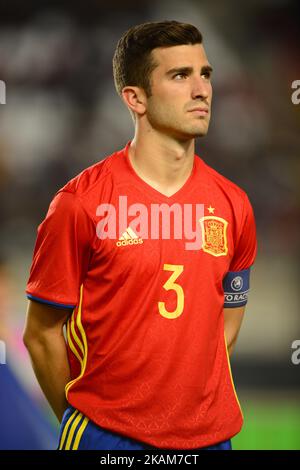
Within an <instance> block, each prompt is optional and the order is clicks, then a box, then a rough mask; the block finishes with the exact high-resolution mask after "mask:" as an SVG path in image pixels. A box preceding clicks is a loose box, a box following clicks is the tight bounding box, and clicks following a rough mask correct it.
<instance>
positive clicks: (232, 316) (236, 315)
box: [224, 306, 246, 356]
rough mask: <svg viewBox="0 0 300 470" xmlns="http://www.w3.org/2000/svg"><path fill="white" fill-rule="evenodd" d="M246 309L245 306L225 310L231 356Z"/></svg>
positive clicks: (227, 338) (228, 348)
mask: <svg viewBox="0 0 300 470" xmlns="http://www.w3.org/2000/svg"><path fill="white" fill-rule="evenodd" d="M245 308H246V307H245V306H243V307H236V308H224V327H225V338H226V343H227V350H228V354H229V356H230V355H231V354H232V351H233V348H234V346H235V343H236V340H237V337H238V334H239V331H240V328H241V325H242V321H243V317H244V312H245Z"/></svg>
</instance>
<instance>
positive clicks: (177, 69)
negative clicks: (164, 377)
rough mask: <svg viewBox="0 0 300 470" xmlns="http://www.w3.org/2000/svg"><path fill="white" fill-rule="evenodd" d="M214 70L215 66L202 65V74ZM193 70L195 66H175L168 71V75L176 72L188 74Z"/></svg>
mask: <svg viewBox="0 0 300 470" xmlns="http://www.w3.org/2000/svg"><path fill="white" fill-rule="evenodd" d="M212 71H213V68H212V66H211V65H208V64H207V65H203V66H202V67H201V74H202V73H207V72H210V73H211V72H212ZM192 72H193V67H174V68H173V69H170V70H168V71H167V72H166V75H168V76H169V75H173V74H176V73H186V74H190V73H192Z"/></svg>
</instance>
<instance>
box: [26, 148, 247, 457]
mask: <svg viewBox="0 0 300 470" xmlns="http://www.w3.org/2000/svg"><path fill="white" fill-rule="evenodd" d="M129 144H130V143H128V144H127V146H126V147H125V149H123V150H121V151H119V152H116V153H114V154H113V155H111V156H109V157H107V158H105V159H104V160H102V161H101V162H99V163H97V164H95V165H93V166H91V167H89V168H87V169H86V170H84V171H83V172H82V173H80V174H79V175H78V176H77V177H75V178H74V179H72V180H71V181H69V183H67V184H66V186H64V187H63V188H62V189H61V190H59V191H58V192H57V194H56V195H55V197H54V199H53V201H52V203H51V205H50V207H49V211H48V213H47V216H46V218H45V220H44V221H43V222H42V223H41V224H40V226H39V227H38V236H37V241H36V245H35V251H34V257H33V262H32V266H31V272H30V278H29V281H28V285H27V290H26V292H27V295H28V297H29V298H32V299H35V300H39V301H41V302H46V303H48V304H53V305H56V306H61V307H69V308H72V309H73V311H72V313H71V314H70V317H69V320H68V323H67V349H68V357H69V362H70V368H71V375H72V381H71V382H70V383H69V384H68V385H67V386H66V396H67V400H68V402H69V403H70V404H71V405H72V406H73V407H75V408H77V409H79V410H80V411H81V412H82V413H83V414H85V415H86V416H87V417H88V418H89V419H90V420H92V421H94V422H95V423H96V424H98V425H99V426H101V427H103V428H106V429H108V430H111V431H114V432H117V433H120V434H122V435H125V436H128V437H131V438H133V439H137V440H139V441H143V442H146V443H148V444H150V445H152V446H155V447H158V448H168V449H172V448H173V449H193V448H199V447H205V446H209V445H212V444H215V443H218V442H221V441H224V440H226V439H229V438H231V437H233V436H234V435H235V434H237V433H238V432H239V431H240V429H241V426H242V422H243V418H242V413H241V409H240V405H239V402H238V399H237V396H236V393H235V389H234V385H233V381H232V377H231V370H230V363H229V359H228V354H227V348H226V340H225V337H224V314H223V308H224V288H223V282H224V280H225V279H226V276H227V275H228V273H239V272H242V271H243V270H247V269H248V268H249V267H250V266H251V265H252V264H253V262H254V259H255V254H256V235H255V223H254V217H253V212H252V208H251V205H250V203H249V200H248V197H247V195H246V194H245V192H244V191H243V190H241V189H240V188H239V187H237V186H236V185H235V184H233V183H232V182H230V181H229V180H227V179H226V178H224V177H223V176H221V175H220V174H219V173H217V172H216V171H215V170H213V169H212V168H210V167H209V166H208V165H207V164H206V163H205V162H204V161H203V160H202V159H201V158H199V157H198V156H196V155H195V157H194V166H193V170H192V173H191V175H190V177H189V178H188V180H187V181H186V182H185V184H184V185H183V186H182V187H181V189H180V190H179V191H177V192H176V193H175V194H174V195H172V196H171V197H167V196H165V195H163V194H162V193H160V192H159V191H157V190H156V189H154V188H153V187H152V186H150V185H149V184H147V183H146V182H145V181H143V180H142V179H141V178H140V177H139V176H138V175H137V174H136V172H135V171H134V169H133V167H132V165H131V163H130V160H129V157H128V147H129ZM120 196H122V197H124V196H126V201H127V206H128V207H131V214H129V216H128V226H127V227H125V230H124V231H123V232H122V231H121V232H119V233H116V234H115V235H114V236H113V237H112V236H110V237H107V238H105V237H102V238H101V234H100V231H101V230H102V232H105V231H106V232H107V231H108V229H109V230H110V229H111V227H113V222H114V220H118V221H119V222H120V220H121V219H122V218H123V219H122V220H123V229H124V213H123V209H120V204H119V201H120ZM174 203H176V204H179V205H180V206H183V205H185V204H193V205H196V204H203V209H204V213H203V214H202V217H201V218H199V219H198V220H196V219H195V221H194V222H195V226H197V227H198V228H199V229H200V231H201V237H202V238H201V246H200V247H197V248H192V249H187V245H186V241H187V240H186V239H185V237H184V236H183V237H181V238H176V237H169V238H165V237H162V236H158V237H156V238H155V237H153V238H151V237H150V236H149V237H148V238H143V236H142V235H139V234H138V226H137V225H134V224H133V225H132V224H131V220H133V219H134V217H133V212H134V210H135V211H136V210H137V207H139V208H140V211H141V207H144V208H146V209H148V214H150V212H151V207H152V206H153V204H157V205H160V204H166V205H168V206H171V205H173V204H174ZM137 204H138V206H137ZM134 205H135V206H134ZM105 207H106V208H107V214H109V216H108V217H107V218H106V224H104V225H103V223H102V222H103V220H104V212H105V211H104V212H103V208H104V209H105ZM99 208H100V209H99ZM132 208H134V210H133V209H132ZM129 212H130V211H129ZM107 214H106V215H107ZM148 222H149V220H148ZM101 223H102V225H101ZM99 224H100V225H99ZM109 224H112V225H110V227H108V225H109ZM120 224H121V223H120ZM172 227H173V228H174V224H173V225H172V223H171V228H172ZM113 231H114V230H113V229H112V231H111V233H113ZM241 282H242V281H241V277H240V276H238V277H235V281H234V284H232V282H231V284H232V285H233V287H234V290H238V289H239V288H240V285H241ZM232 299H233V300H232ZM234 299H235V297H234V296H233V297H232V298H231V300H232V301H233V302H234ZM238 300H239V299H238V298H237V299H236V301H238ZM237 305H238V304H237Z"/></svg>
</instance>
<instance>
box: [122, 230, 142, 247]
mask: <svg viewBox="0 0 300 470" xmlns="http://www.w3.org/2000/svg"><path fill="white" fill-rule="evenodd" d="M143 242H144V240H143V239H142V238H140V237H138V236H137V234H136V233H135V232H134V231H133V230H132V228H130V227H128V228H127V229H126V230H125V232H124V233H122V235H121V236H120V238H119V240H118V241H117V242H116V245H117V246H127V245H139V244H141V243H143Z"/></svg>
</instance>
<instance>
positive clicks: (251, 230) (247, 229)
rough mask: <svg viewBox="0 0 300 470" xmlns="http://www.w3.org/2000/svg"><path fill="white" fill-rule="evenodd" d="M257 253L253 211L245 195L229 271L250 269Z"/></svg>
mask: <svg viewBox="0 0 300 470" xmlns="http://www.w3.org/2000/svg"><path fill="white" fill-rule="evenodd" d="M256 252H257V239H256V225H255V219H254V214H253V209H252V206H251V203H250V201H249V199H248V196H247V195H246V194H245V199H244V209H243V215H242V223H241V228H240V231H239V235H238V240H237V241H236V244H235V249H234V255H233V258H232V260H231V263H230V267H229V271H233V272H238V271H242V270H244V269H248V268H250V266H251V265H252V264H253V263H254V261H255V258H256Z"/></svg>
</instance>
